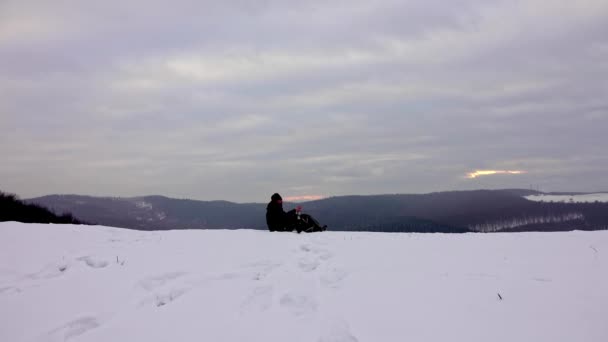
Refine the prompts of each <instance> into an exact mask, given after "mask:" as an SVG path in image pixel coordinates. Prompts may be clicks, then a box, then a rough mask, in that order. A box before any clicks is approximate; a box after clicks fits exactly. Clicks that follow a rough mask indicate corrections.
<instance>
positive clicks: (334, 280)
mask: <svg viewBox="0 0 608 342" xmlns="http://www.w3.org/2000/svg"><path fill="white" fill-rule="evenodd" d="M501 298H502V299H501ZM607 318H608V232H606V231H598V232H568V233H521V234H464V235H443V234H426V235H425V234H382V233H349V232H325V233H317V234H309V235H305V234H302V235H297V234H289V233H269V232H265V231H253V230H238V231H222V230H220V231H200V230H199V231H165V232H138V231H129V230H122V229H115V228H108V227H78V226H69V225H27V224H20V223H14V222H9V223H0V341H6V342H9V341H10V342H18V341H66V340H69V341H100V342H109V341H112V342H116V341H118V342H119V341H129V342H133V341H142V342H144V341H145V342H152V341H180V342H181V341H209V342H216V341H217V342H219V341H239V342H242V341H248V342H249V341H260V342H273V341H277V342H279V341H280V342H286V341H289V342H291V341H294V342H295V341H312V342H353V341H360V342H363V341H370V342H387V341H395V342H403V341H463V342H464V341H466V342H471V341H480V342H481V341H483V342H487V341H509V342H513V341H518V342H523V341H530V342H539V341H551V342H555V341H564V342H572V341H585V342H593V341H597V342H605V341H608V324H607V322H608V321H607Z"/></svg>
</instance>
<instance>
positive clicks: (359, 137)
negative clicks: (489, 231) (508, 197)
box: [0, 0, 608, 202]
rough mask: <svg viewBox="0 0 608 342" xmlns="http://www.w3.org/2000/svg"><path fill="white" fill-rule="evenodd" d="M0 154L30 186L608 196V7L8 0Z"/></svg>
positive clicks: (236, 194) (0, 60)
mask: <svg viewBox="0 0 608 342" xmlns="http://www.w3.org/2000/svg"><path fill="white" fill-rule="evenodd" d="M0 156H1V160H0V190H3V191H8V192H13V193H17V194H18V195H20V196H21V197H23V198H28V197H33V196H38V195H45V194H53V193H61V194H65V193H74V194H87V195H112V196H135V195H148V194H160V195H167V196H171V197H180V198H194V199H204V200H211V199H225V200H232V201H237V202H247V201H255V202H264V201H267V200H268V199H269V197H270V195H271V194H272V193H273V192H277V191H278V192H280V193H281V194H282V195H283V196H284V197H288V196H305V195H306V196H335V195H345V194H382V193H421V192H431V191H440V190H456V189H477V188H507V187H509V188H511V187H517V188H529V187H530V186H531V185H532V186H533V187H535V188H536V187H540V189H541V190H544V191H597V190H608V1H606V0H578V1H560V0H508V1H507V0H505V1H502V0H494V1H490V0H483V1H482V0H451V1H444V0H415V1H404V0H399V1H385V0H379V1H378V0H376V1H356V0H343V1H316V0H313V1H304V2H303V1H274V0H268V1H250V0H240V1H231V0H223V1H153V0H152V1H151V0H145V1H144V0H135V1H134V0H130V1H109V0H103V1H101V0H100V1H61V0H59V1H27V0H25V1H24V0H1V1H0ZM476 170H482V171H483V170H496V171H521V172H503V173H495V174H489V173H485V174H484V173H481V174H479V176H478V177H475V178H470V177H467V174H468V173H470V172H474V171H476Z"/></svg>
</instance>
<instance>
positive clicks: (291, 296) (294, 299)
mask: <svg viewBox="0 0 608 342" xmlns="http://www.w3.org/2000/svg"><path fill="white" fill-rule="evenodd" d="M279 302H280V304H281V306H282V307H284V308H285V309H287V310H289V311H290V312H291V313H292V314H294V315H296V316H302V315H305V314H307V313H311V312H314V311H316V310H317V303H316V302H315V300H314V299H313V298H312V297H309V296H307V295H302V294H295V293H287V294H284V295H283V296H282V297H281V299H280V301H279Z"/></svg>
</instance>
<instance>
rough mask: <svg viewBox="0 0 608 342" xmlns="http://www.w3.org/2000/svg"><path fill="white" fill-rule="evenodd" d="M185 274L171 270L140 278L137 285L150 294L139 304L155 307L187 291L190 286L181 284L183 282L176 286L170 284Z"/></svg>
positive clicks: (167, 302)
mask: <svg viewBox="0 0 608 342" xmlns="http://www.w3.org/2000/svg"><path fill="white" fill-rule="evenodd" d="M186 274H187V273H185V272H171V273H164V274H161V275H157V276H152V277H148V278H145V279H143V280H140V281H139V286H141V287H142V288H143V289H145V290H147V291H149V292H151V294H150V295H148V296H146V297H145V298H144V299H143V300H142V301H141V302H140V304H139V306H145V305H150V304H152V305H154V306H156V307H161V306H165V305H167V304H169V303H171V302H173V301H175V300H176V299H178V298H179V297H181V296H183V295H184V294H186V293H188V292H189V291H190V289H191V288H190V287H187V286H183V284H180V285H178V286H174V285H172V284H173V282H174V281H175V280H176V279H178V278H181V277H183V276H185V275H186Z"/></svg>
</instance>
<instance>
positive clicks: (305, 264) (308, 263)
mask: <svg viewBox="0 0 608 342" xmlns="http://www.w3.org/2000/svg"><path fill="white" fill-rule="evenodd" d="M320 265H321V263H320V262H319V261H318V260H311V259H302V260H300V262H299V263H298V267H300V269H301V270H302V271H304V272H311V271H314V270H316V269H317V268H318V267H319V266H320Z"/></svg>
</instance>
